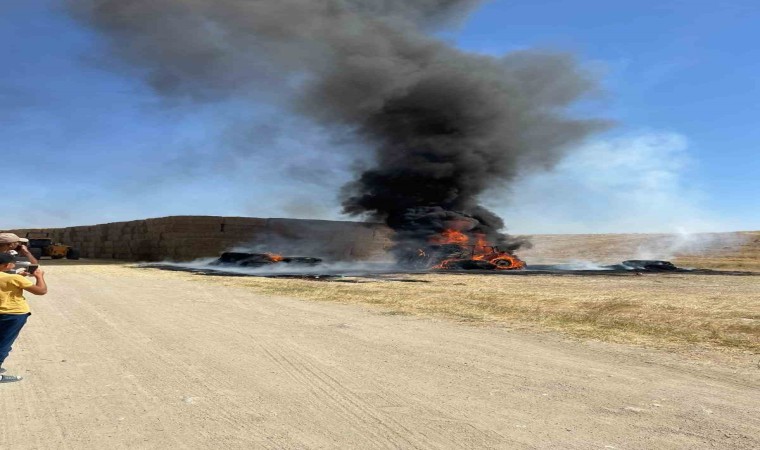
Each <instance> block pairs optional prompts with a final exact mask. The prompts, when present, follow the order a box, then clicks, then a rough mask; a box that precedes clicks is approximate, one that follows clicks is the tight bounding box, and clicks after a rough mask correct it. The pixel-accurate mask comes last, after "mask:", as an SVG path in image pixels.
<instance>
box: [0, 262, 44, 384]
mask: <svg viewBox="0 0 760 450" xmlns="http://www.w3.org/2000/svg"><path fill="white" fill-rule="evenodd" d="M15 267H16V257H15V256H14V255H11V254H10V253H0V383H10V382H13V381H21V377H20V376H14V375H4V374H3V372H5V369H3V368H2V365H3V362H4V361H5V358H7V357H8V353H10V351H11V346H12V345H13V342H14V341H15V340H16V338H17V337H18V335H19V333H20V332H21V329H22V328H23V327H24V325H25V324H26V320H27V319H28V318H29V316H30V315H31V312H30V311H29V304H28V303H27V302H26V299H25V298H24V295H23V294H24V291H28V292H31V293H32V294H35V295H45V294H47V284H45V272H43V271H42V269H40V268H37V270H35V271H34V273H33V274H32V276H33V277H34V278H36V279H37V282H36V283H32V282H31V281H29V280H28V279H26V277H25V276H24V274H16V273H15V272H14V268H15Z"/></svg>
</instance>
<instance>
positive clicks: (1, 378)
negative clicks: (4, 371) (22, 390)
mask: <svg viewBox="0 0 760 450" xmlns="http://www.w3.org/2000/svg"><path fill="white" fill-rule="evenodd" d="M23 379H24V377H22V376H21V375H18V376H16V375H0V383H13V382H16V381H21V380H23Z"/></svg>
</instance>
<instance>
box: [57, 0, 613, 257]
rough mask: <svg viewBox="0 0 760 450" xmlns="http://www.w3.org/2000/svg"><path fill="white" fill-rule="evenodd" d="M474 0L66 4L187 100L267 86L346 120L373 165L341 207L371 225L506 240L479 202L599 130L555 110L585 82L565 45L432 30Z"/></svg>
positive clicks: (323, 119)
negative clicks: (457, 41) (521, 44)
mask: <svg viewBox="0 0 760 450" xmlns="http://www.w3.org/2000/svg"><path fill="white" fill-rule="evenodd" d="M479 3H481V2H480V1H478V0H214V1H212V0H69V4H70V7H71V9H72V11H73V13H74V14H75V15H76V16H77V17H79V18H81V19H82V20H85V21H86V22H87V23H89V24H91V25H92V26H93V27H94V28H96V29H97V30H99V31H101V32H103V33H104V34H105V36H107V37H108V39H110V41H111V42H112V44H113V45H112V47H111V48H112V49H113V51H114V52H115V53H117V54H118V55H120V56H122V57H123V58H125V59H126V60H128V61H130V62H133V63H136V64H138V66H139V67H141V68H143V70H144V71H145V76H146V78H147V80H148V82H149V83H150V84H151V85H152V86H153V87H154V88H155V89H156V90H158V91H159V92H161V93H163V94H165V95H167V96H171V97H180V98H189V99H192V100H195V101H213V100H217V99H223V98H226V97H231V96H236V97H239V96H248V97H250V98H251V99H252V100H253V99H255V98H258V97H259V96H260V95H261V94H262V91H264V92H271V91H276V92H278V93H280V95H282V96H285V97H287V98H288V99H289V101H290V102H291V103H292V106H293V107H294V111H295V112H298V113H300V114H304V115H306V116H308V117H311V118H312V119H313V120H315V121H317V122H319V123H322V124H325V125H326V126H335V127H341V128H342V129H345V128H348V129H350V130H352V131H353V132H354V133H355V134H356V135H357V136H360V137H362V138H363V139H364V140H365V141H366V142H367V148H368V149H369V150H368V151H371V152H373V154H372V161H373V165H372V166H371V167H370V168H369V169H367V170H365V171H364V172H363V173H361V174H359V175H358V177H357V179H356V180H355V181H354V182H352V183H350V184H349V185H347V186H345V188H344V189H343V193H342V194H343V207H344V212H345V213H348V214H351V215H355V216H364V217H370V218H373V219H376V220H378V219H379V220H384V221H385V222H386V223H388V225H389V226H391V227H392V228H393V229H395V230H397V231H398V248H397V250H399V251H401V252H402V253H403V252H406V251H407V250H408V248H411V247H414V246H417V245H418V244H419V243H420V242H425V241H426V240H427V239H429V238H430V236H432V235H434V234H437V233H439V232H441V231H442V230H444V229H447V228H454V229H457V230H459V231H463V232H467V233H481V234H484V235H486V236H487V237H488V239H489V240H490V241H491V242H493V243H495V244H497V245H500V246H502V247H504V248H507V249H509V250H514V249H516V248H517V247H519V245H520V242H519V241H517V240H515V239H512V238H510V237H509V236H507V235H505V234H503V233H502V232H501V230H502V229H503V228H504V223H503V221H502V219H501V218H499V217H498V216H496V215H495V214H494V213H492V212H490V211H488V210H487V209H485V208H484V207H483V206H481V205H480V203H479V197H480V196H481V195H482V194H484V193H485V192H486V191H488V190H491V189H500V188H501V189H503V188H505V187H508V185H509V183H510V181H512V180H513V179H514V178H515V177H516V176H517V175H518V174H523V173H525V172H527V171H530V170H536V169H542V168H548V167H551V166H552V164H553V163H555V162H556V161H557V160H559V159H560V158H561V157H562V156H563V154H564V153H565V152H567V151H568V150H569V149H570V148H571V147H572V146H573V145H574V144H577V143H578V142H580V141H581V140H582V139H583V138H584V137H586V136H587V135H588V134H589V133H591V132H593V131H595V130H598V129H600V128H601V127H603V126H604V125H603V123H602V122H600V121H594V120H580V119H573V118H570V117H568V116H567V115H566V114H564V112H563V110H564V109H565V108H566V107H568V106H569V105H571V104H572V103H573V102H575V101H576V100H578V99H579V98H581V97H583V96H584V95H585V94H586V93H588V92H589V91H590V90H592V89H593V88H594V83H593V80H591V79H590V78H589V77H588V76H586V75H585V74H584V73H583V71H582V70H580V69H579V67H578V65H577V64H576V63H575V62H574V60H573V58H572V57H571V56H568V55H565V54H558V53H546V52H533V51H520V52H515V53H512V54H509V55H507V56H505V57H503V58H494V57H490V56H484V55H478V54H471V53H466V52H463V51H460V50H458V49H455V48H453V47H451V46H449V45H447V44H445V43H443V42H442V41H439V40H436V39H435V38H433V37H431V36H430V33H431V32H434V31H436V30H440V29H442V28H443V27H446V26H448V25H451V24H453V23H455V22H456V21H457V20H458V19H459V18H461V17H463V15H464V14H465V13H466V12H467V11H468V10H470V9H472V8H473V7H475V6H477V5H478V4H479Z"/></svg>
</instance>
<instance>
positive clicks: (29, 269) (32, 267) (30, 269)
mask: <svg viewBox="0 0 760 450" xmlns="http://www.w3.org/2000/svg"><path fill="white" fill-rule="evenodd" d="M38 267H39V265H37V264H30V265H29V267H27V268H26V272H27V273H28V274H29V275H31V274H33V273H34V271H35V270H37V268H38Z"/></svg>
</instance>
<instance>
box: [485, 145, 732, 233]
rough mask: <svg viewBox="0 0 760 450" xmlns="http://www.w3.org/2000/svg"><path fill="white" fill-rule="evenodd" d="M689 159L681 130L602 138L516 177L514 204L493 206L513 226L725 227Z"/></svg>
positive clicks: (587, 229) (571, 229) (543, 229)
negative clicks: (551, 166) (707, 204)
mask: <svg viewBox="0 0 760 450" xmlns="http://www.w3.org/2000/svg"><path fill="white" fill-rule="evenodd" d="M691 166H692V161H691V159H690V158H689V154H688V142H687V139H686V138H685V137H684V136H682V135H680V134H676V133H643V134H639V135H635V136H628V137H623V138H614V139H606V140H597V141H594V142H591V143H589V144H587V145H585V146H584V147H582V148H580V149H579V150H578V151H577V152H575V153H573V154H571V155H570V156H569V157H567V158H566V159H565V160H564V161H562V162H561V163H560V164H559V165H558V166H557V167H556V168H555V170H553V171H551V172H544V173H538V174H533V175H531V176H527V177H525V178H523V179H521V180H518V182H517V183H516V184H515V185H514V186H513V189H512V191H511V193H510V199H511V200H510V202H509V203H510V205H509V206H505V205H504V204H501V205H499V204H495V203H491V204H490V206H491V207H492V208H494V209H495V210H496V211H497V212H498V213H500V214H502V215H503V217H504V218H505V219H506V223H507V225H508V226H509V228H510V231H512V232H515V233H531V234H532V233H615V232H618V233H622V232H641V233H646V232H684V231H685V232H697V231H720V230H725V229H726V227H727V226H726V224H725V223H723V222H721V221H716V220H714V219H713V218H712V217H711V214H710V212H709V211H707V210H706V209H705V208H704V207H703V199H704V194H703V191H702V190H701V189H700V187H699V186H698V184H697V183H695V182H693V180H694V178H693V177H691V176H690V171H691V169H692V167H691Z"/></svg>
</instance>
